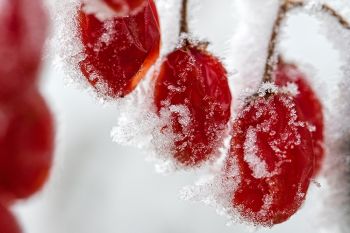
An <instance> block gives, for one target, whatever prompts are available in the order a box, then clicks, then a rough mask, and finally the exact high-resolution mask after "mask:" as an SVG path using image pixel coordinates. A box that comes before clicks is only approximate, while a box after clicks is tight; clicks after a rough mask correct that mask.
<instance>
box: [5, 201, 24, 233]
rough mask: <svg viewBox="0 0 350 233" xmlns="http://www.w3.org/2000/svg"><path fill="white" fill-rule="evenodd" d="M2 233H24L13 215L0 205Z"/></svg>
mask: <svg viewBox="0 0 350 233" xmlns="http://www.w3.org/2000/svg"><path fill="white" fill-rule="evenodd" d="M0 232H1V233H20V232H22V231H21V229H20V227H19V225H18V223H17V221H16V219H15V217H14V216H13V215H12V213H11V212H10V211H9V210H8V209H7V208H5V207H4V206H3V205H1V204H0Z"/></svg>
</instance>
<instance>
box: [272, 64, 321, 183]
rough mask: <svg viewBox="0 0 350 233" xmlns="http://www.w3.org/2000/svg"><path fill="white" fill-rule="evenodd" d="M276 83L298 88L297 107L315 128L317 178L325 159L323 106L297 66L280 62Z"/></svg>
mask: <svg viewBox="0 0 350 233" xmlns="http://www.w3.org/2000/svg"><path fill="white" fill-rule="evenodd" d="M275 82H276V84H277V85H279V86H286V85H287V84H288V83H295V84H296V85H297V87H298V91H299V93H298V94H297V96H296V97H295V102H296V105H297V106H298V107H299V108H300V110H301V112H302V114H303V115H304V119H305V121H306V122H308V123H309V125H310V126H312V127H315V131H314V132H312V133H311V135H312V138H313V146H314V153H315V169H314V176H316V175H317V174H318V173H319V171H320V170H321V167H322V163H323V159H324V144H323V141H324V119H323V107H322V104H321V102H320V100H319V98H318V97H317V95H316V93H315V92H314V90H313V89H312V88H311V86H310V84H309V83H308V81H307V80H306V79H305V77H304V75H303V74H302V73H301V72H300V71H299V70H298V69H297V67H296V66H295V65H291V64H286V63H284V62H283V61H280V62H279V65H278V69H277V72H276V80H275Z"/></svg>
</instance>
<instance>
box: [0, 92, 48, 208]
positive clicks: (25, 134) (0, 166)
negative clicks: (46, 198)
mask: <svg viewBox="0 0 350 233" xmlns="http://www.w3.org/2000/svg"><path fill="white" fill-rule="evenodd" d="M0 122H1V124H0V126H1V127H0V201H1V202H3V203H10V202H11V201H13V200H15V199H17V198H26V197H29V196H30V195H32V194H33V193H34V192H36V191H37V190H39V189H40V188H41V187H42V185H43V184H44V182H45V181H46V179H47V176H48V173H49V170H50V166H51V162H52V155H53V145H54V129H53V119H52V116H51V113H50V112H49V110H48V108H47V105H46V103H45V101H44V99H43V98H42V97H41V96H40V95H39V94H38V93H37V92H36V91H29V92H27V93H25V94H24V95H22V96H19V97H18V98H17V99H14V100H12V101H10V102H7V103H1V104H0Z"/></svg>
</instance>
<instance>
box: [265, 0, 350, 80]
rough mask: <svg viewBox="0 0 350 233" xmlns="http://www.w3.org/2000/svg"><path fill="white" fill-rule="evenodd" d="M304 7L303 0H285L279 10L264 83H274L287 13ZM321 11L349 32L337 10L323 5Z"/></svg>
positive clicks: (346, 22)
mask: <svg viewBox="0 0 350 233" xmlns="http://www.w3.org/2000/svg"><path fill="white" fill-rule="evenodd" d="M304 7H305V2H304V1H303V0H284V1H283V2H282V3H281V5H280V7H279V9H278V13H277V18H276V20H275V23H274V25H273V28H272V34H271V38H270V41H269V46H268V52H267V59H266V64H265V71H264V76H263V79H262V82H273V72H274V70H275V67H276V63H277V61H278V57H277V52H276V47H277V40H278V36H279V34H280V30H281V25H282V22H283V21H284V20H285V18H286V17H287V13H288V12H289V11H290V10H293V9H296V8H304ZM320 11H321V12H323V13H326V14H328V15H330V16H332V17H334V18H335V19H336V20H337V21H338V22H339V24H340V25H342V27H344V28H345V29H347V30H350V24H349V22H348V21H347V20H346V19H345V18H344V17H342V16H341V15H339V14H338V13H337V12H336V10H334V9H333V8H332V7H330V6H328V5H326V4H322V5H321V8H320Z"/></svg>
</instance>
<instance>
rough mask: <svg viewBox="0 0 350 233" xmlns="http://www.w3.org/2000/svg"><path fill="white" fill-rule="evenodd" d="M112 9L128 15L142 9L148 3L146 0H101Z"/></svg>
mask: <svg viewBox="0 0 350 233" xmlns="http://www.w3.org/2000/svg"><path fill="white" fill-rule="evenodd" d="M103 1H104V2H105V3H107V4H108V5H109V6H110V7H111V8H112V9H113V10H115V11H116V12H118V13H119V14H122V15H130V13H131V14H133V13H137V12H138V11H139V10H142V8H143V7H145V6H146V5H147V4H148V0H103Z"/></svg>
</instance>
